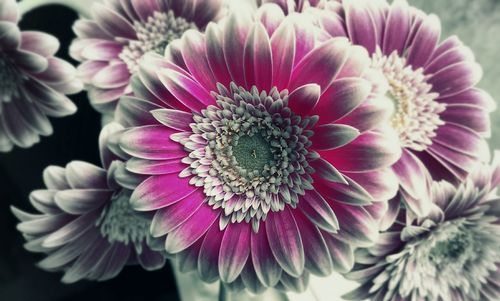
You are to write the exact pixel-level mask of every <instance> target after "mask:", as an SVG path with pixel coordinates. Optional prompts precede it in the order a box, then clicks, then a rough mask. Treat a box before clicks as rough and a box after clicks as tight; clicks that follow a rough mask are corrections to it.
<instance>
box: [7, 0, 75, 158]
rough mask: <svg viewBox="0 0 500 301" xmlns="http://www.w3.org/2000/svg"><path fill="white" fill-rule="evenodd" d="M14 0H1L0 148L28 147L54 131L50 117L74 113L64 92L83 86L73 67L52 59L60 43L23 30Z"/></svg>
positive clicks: (69, 92)
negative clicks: (19, 25)
mask: <svg viewBox="0 0 500 301" xmlns="http://www.w3.org/2000/svg"><path fill="white" fill-rule="evenodd" d="M19 18H20V15H19V8H18V5H17V3H16V1H15V0H2V1H0V152H8V151H10V150H12V148H13V147H14V145H16V146H19V147H23V148H27V147H31V146H32V145H33V144H35V143H37V142H39V141H40V135H41V136H49V135H51V134H52V132H53V129H52V125H51V123H50V121H49V119H48V118H47V117H48V116H49V117H63V116H68V115H71V114H73V113H75V112H76V106H75V105H74V104H73V103H72V102H71V100H70V99H68V98H67V97H66V96H65V95H64V94H73V93H77V92H79V91H80V90H81V89H82V84H81V82H80V81H78V80H77V79H76V77H75V69H74V68H73V66H71V65H70V64H69V63H67V62H66V61H63V60H61V59H58V58H56V57H54V54H55V53H56V52H57V50H58V49H59V41H58V40H57V39H56V38H55V37H53V36H51V35H48V34H46V33H42V32H37V31H20V29H19V27H18V24H17V23H18V22H19Z"/></svg>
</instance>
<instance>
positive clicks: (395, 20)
mask: <svg viewBox="0 0 500 301" xmlns="http://www.w3.org/2000/svg"><path fill="white" fill-rule="evenodd" d="M386 22H387V23H386V27H385V33H384V44H383V47H382V51H383V53H385V54H391V53H392V52H393V51H397V52H398V54H399V55H400V56H402V55H403V49H404V47H405V45H406V39H407V38H408V36H409V34H410V10H409V6H408V3H407V2H406V1H394V2H393V4H392V6H391V9H390V11H389V16H388V17H387V21H386Z"/></svg>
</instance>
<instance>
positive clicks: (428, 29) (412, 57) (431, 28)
mask: <svg viewBox="0 0 500 301" xmlns="http://www.w3.org/2000/svg"><path fill="white" fill-rule="evenodd" d="M440 35H441V22H439V18H438V17H437V16H435V15H429V16H427V18H425V20H424V22H423V23H422V25H421V26H420V28H419V29H418V32H417V33H416V35H415V38H414V40H413V42H412V44H411V46H410V47H409V48H408V65H411V66H412V67H413V69H414V70H416V69H418V68H420V67H424V66H425V65H426V64H427V62H428V61H429V59H430V58H431V55H432V53H433V52H434V50H435V49H436V46H437V44H438V41H439V36H440Z"/></svg>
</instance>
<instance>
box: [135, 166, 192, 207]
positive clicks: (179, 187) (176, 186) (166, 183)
mask: <svg viewBox="0 0 500 301" xmlns="http://www.w3.org/2000/svg"><path fill="white" fill-rule="evenodd" d="M197 190H198V189H197V188H196V187H194V186H191V185H190V184H189V178H179V176H178V175H177V174H166V175H161V176H151V177H149V178H148V179H146V180H145V181H144V182H142V183H141V184H140V185H139V186H137V188H136V189H135V190H134V192H133V193H132V196H131V197H130V204H131V206H132V207H133V208H134V209H135V210H137V211H152V210H156V209H160V208H164V207H166V206H169V205H172V204H174V203H176V202H179V201H180V200H182V199H184V198H185V197H187V196H189V195H191V194H193V193H194V192H196V191H197Z"/></svg>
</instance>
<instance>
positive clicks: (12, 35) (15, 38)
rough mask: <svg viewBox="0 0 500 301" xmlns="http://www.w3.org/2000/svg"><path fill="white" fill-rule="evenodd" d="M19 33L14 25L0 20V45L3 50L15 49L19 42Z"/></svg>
mask: <svg viewBox="0 0 500 301" xmlns="http://www.w3.org/2000/svg"><path fill="white" fill-rule="evenodd" d="M21 35H22V34H21V31H20V30H19V27H17V26H16V24H13V23H11V22H6V21H3V20H1V19H0V44H1V45H2V48H3V49H6V50H9V49H16V48H18V46H19V43H20V42H21Z"/></svg>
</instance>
